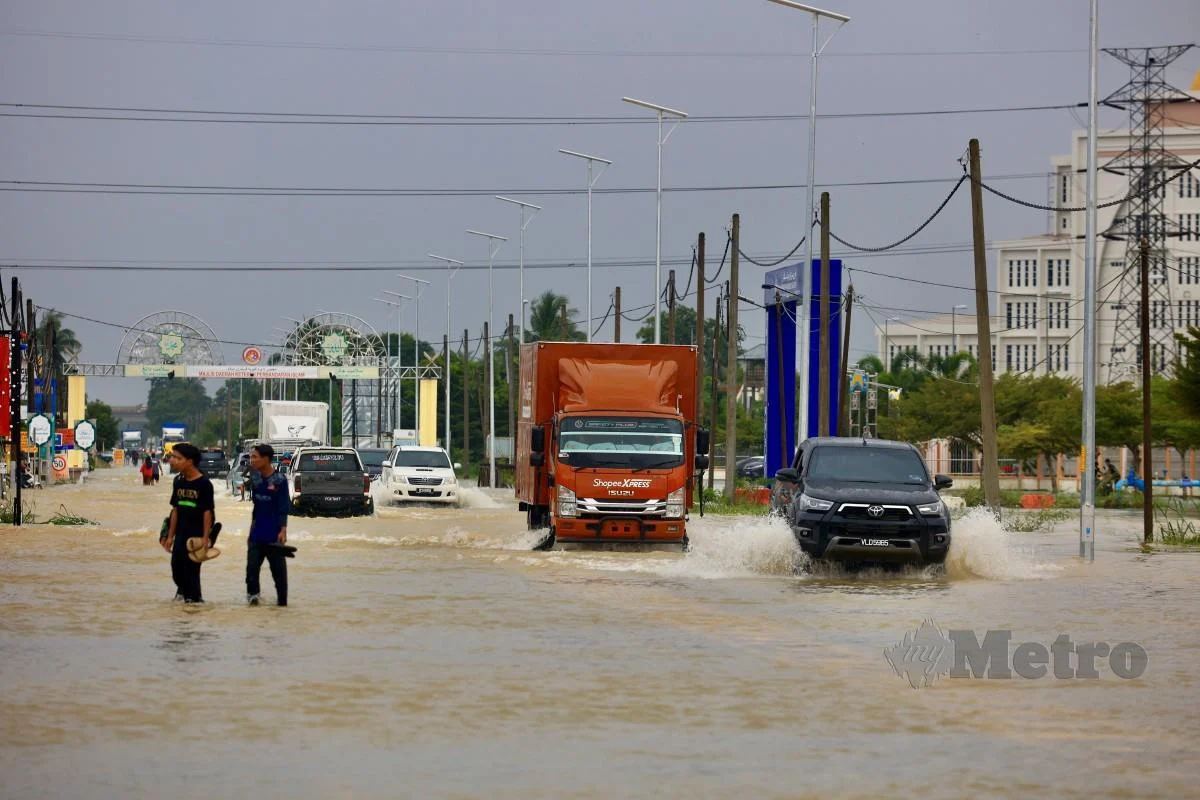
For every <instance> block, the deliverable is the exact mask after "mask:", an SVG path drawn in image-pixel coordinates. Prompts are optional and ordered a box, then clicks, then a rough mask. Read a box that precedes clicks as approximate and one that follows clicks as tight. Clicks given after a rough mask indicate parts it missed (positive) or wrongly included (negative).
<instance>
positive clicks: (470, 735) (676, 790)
mask: <svg viewBox="0 0 1200 800" xmlns="http://www.w3.org/2000/svg"><path fill="white" fill-rule="evenodd" d="M168 492H169V485H167V484H164V485H161V486H159V487H155V488H151V489H146V488H143V487H142V486H140V485H138V481H137V480H136V479H135V477H134V475H133V473H132V471H111V472H109V471H106V472H103V473H100V474H99V475H98V476H97V477H96V479H95V480H94V481H93V482H91V483H90V484H89V485H87V486H84V487H78V486H72V487H61V488H56V489H47V490H43V491H38V492H35V493H34V497H35V498H36V503H37V505H38V511H39V513H41V514H42V515H43V516H48V515H49V514H50V513H52V512H53V510H54V509H55V508H57V506H58V505H59V504H60V503H63V504H65V505H66V506H67V508H69V509H70V510H71V511H74V512H77V513H82V514H85V515H86V516H88V517H90V518H92V519H95V520H98V521H99V523H100V525H99V526H98V527H87V528H55V527H50V526H41V525H34V526H28V527H25V528H22V529H14V528H12V527H4V528H0V794H2V795H3V796H4V797H44V796H53V797H82V796H88V797H163V796H170V797H212V796H216V797H222V796H229V797H232V796H258V797H285V796H291V797H295V796H302V797H396V796H420V797H503V798H509V797H511V798H524V797H611V796H659V797H674V796H684V795H692V796H724V797H731V796H739V797H740V796H746V797H749V796H769V797H804V796H811V797H829V796H887V797H894V796H921V797H925V798H931V797H935V798H936V797H962V796H966V795H975V796H1017V795H1026V794H1029V795H1034V796H1037V795H1042V796H1049V795H1053V796H1057V797H1095V796H1115V797H1169V796H1173V797H1183V796H1193V797H1194V796H1196V785H1197V782H1198V781H1200V757H1198V756H1197V750H1198V748H1197V741H1198V740H1200V700H1198V698H1200V683H1198V681H1197V678H1196V673H1197V667H1198V665H1200V635H1198V634H1200V622H1198V621H1197V612H1200V601H1198V600H1197V585H1198V584H1197V577H1198V576H1200V554H1196V553H1152V554H1143V553H1141V552H1140V551H1139V550H1138V548H1137V546H1136V541H1137V531H1138V529H1139V525H1140V518H1139V517H1136V516H1108V517H1105V518H1103V521H1102V524H1101V525H1100V529H1099V537H1098V547H1097V554H1096V561H1095V563H1094V564H1090V565H1088V564H1083V563H1080V562H1079V561H1078V559H1077V558H1076V555H1077V552H1078V545H1077V533H1076V528H1075V527H1074V524H1073V523H1062V524H1060V525H1059V526H1058V527H1057V528H1056V530H1054V531H1053V532H1050V533H1042V534H1006V533H1004V532H1003V530H1002V529H1001V528H1000V527H999V526H998V525H997V524H996V523H995V522H994V521H992V520H991V519H989V518H986V517H984V516H982V515H973V516H970V517H968V518H966V519H963V520H959V521H957V522H956V523H955V530H954V535H955V543H954V552H953V554H952V563H951V564H950V565H949V566H948V567H947V568H946V569H945V570H938V571H934V570H928V571H910V572H905V573H901V574H882V573H877V572H867V573H862V574H845V573H841V572H837V571H829V570H817V571H815V572H813V571H808V570H805V569H804V564H803V563H802V559H801V558H800V557H799V556H798V555H797V553H796V552H795V550H794V548H793V546H792V542H791V537H790V534H789V533H788V531H787V530H786V529H785V528H784V527H783V526H781V525H779V524H778V523H773V522H770V521H766V520H762V519H747V518H728V517H726V518H721V517H711V516H710V517H708V518H706V519H704V520H699V519H694V520H693V523H692V530H693V533H692V541H693V544H694V550H693V552H690V553H687V554H682V555H681V554H671V553H649V554H635V553H607V552H606V553H588V552H566V553H541V552H530V551H529V549H528V548H529V546H530V544H531V542H532V538H533V537H531V536H530V535H529V534H528V533H527V532H526V531H524V529H523V517H522V515H520V514H519V513H518V512H517V511H516V510H515V506H514V503H513V502H512V500H511V499H510V498H509V497H506V496H505V493H504V492H498V493H495V494H494V495H489V494H488V493H485V492H482V491H478V490H476V491H473V492H470V493H469V495H468V500H469V507H467V508H462V509H436V508H430V509H424V508H423V509H398V508H386V509H381V511H380V513H379V514H378V515H377V516H376V517H374V518H372V519H354V520H337V519H295V520H293V521H292V524H291V526H290V541H291V542H292V543H294V544H296V545H297V546H298V547H299V553H298V554H297V557H296V558H295V559H294V560H291V561H289V562H288V563H289V569H290V578H291V602H292V605H291V606H290V607H288V608H285V609H279V608H275V607H270V606H267V607H259V608H250V607H247V606H246V605H245V601H244V593H245V589H244V583H243V579H244V567H245V565H244V559H245V542H244V534H245V530H246V527H247V520H248V506H247V505H246V504H243V503H238V502H237V501H236V500H234V499H233V498H230V497H228V496H226V495H225V493H224V490H223V489H221V488H218V518H219V519H220V520H222V522H223V523H224V525H225V532H224V533H223V534H222V538H221V542H220V545H221V547H222V549H223V551H224V552H223V555H222V556H221V557H220V558H218V559H217V560H215V561H213V562H211V563H209V564H207V565H205V567H204V571H203V585H204V594H205V597H206V599H207V600H208V603H206V604H205V605H204V606H202V607H185V606H183V605H181V604H178V603H174V602H172V601H171V597H172V595H173V594H174V587H173V585H172V584H171V580H170V573H169V568H168V560H167V556H166V555H165V554H164V553H163V552H162V550H161V549H160V548H159V547H158V543H157V539H158V533H157V531H158V523H159V521H160V520H161V519H162V517H163V515H164V513H165V510H166V508H167V498H168ZM263 580H264V595H265V596H267V597H270V598H273V588H271V585H270V579H269V575H268V571H267V570H266V568H265V566H264V569H263ZM927 619H931V620H934V621H935V622H936V623H937V625H938V626H939V627H940V628H941V629H942V630H948V629H971V630H974V631H976V632H977V634H978V636H979V638H980V639H982V638H983V636H984V634H985V632H986V631H987V630H988V629H1007V630H1011V631H1012V642H1013V647H1014V648H1015V647H1016V644H1017V643H1019V642H1041V643H1044V644H1045V645H1047V646H1048V645H1049V644H1050V643H1051V642H1053V641H1054V639H1055V637H1056V636H1058V635H1059V634H1061V633H1067V634H1069V635H1070V636H1071V638H1072V639H1073V640H1074V641H1076V642H1098V641H1103V642H1107V643H1110V644H1116V643H1118V642H1124V641H1129V642H1136V643H1138V644H1140V645H1141V646H1142V647H1143V648H1144V649H1145V651H1146V653H1147V654H1148V659H1149V663H1148V666H1147V668H1146V670H1145V672H1144V673H1143V674H1142V675H1141V676H1140V677H1138V678H1136V679H1129V680H1127V679H1122V678H1120V677H1118V676H1117V675H1115V674H1114V673H1113V672H1112V670H1111V669H1110V668H1109V665H1108V663H1107V660H1106V659H1100V660H1098V661H1097V669H1098V671H1099V678H1098V679H1094V680H1085V679H1080V678H1075V679H1066V680H1061V679H1056V678H1055V677H1053V675H1050V676H1047V677H1043V678H1040V679H1024V678H1019V677H1015V676H1014V677H1013V678H1012V679H1010V680H1004V679H986V678H971V677H967V678H950V677H943V678H941V679H938V680H935V681H934V682H933V683H932V684H931V685H929V686H927V687H925V688H920V689H913V688H911V687H910V685H909V684H908V682H907V681H906V680H904V679H902V678H901V677H899V676H897V674H896V673H895V672H894V671H893V670H892V668H891V666H890V665H889V664H888V662H887V661H886V660H885V658H884V655H883V654H884V650H885V649H887V648H890V647H893V646H895V645H896V644H897V643H899V642H900V641H901V640H902V639H903V637H904V635H905V634H906V633H909V632H912V631H914V630H915V629H916V628H917V627H918V626H919V625H920V624H921V623H922V622H923V621H924V620H927Z"/></svg>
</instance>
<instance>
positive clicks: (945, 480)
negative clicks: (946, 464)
mask: <svg viewBox="0 0 1200 800" xmlns="http://www.w3.org/2000/svg"><path fill="white" fill-rule="evenodd" d="M953 485H954V481H952V480H951V479H950V476H949V475H934V476H933V488H935V489H937V490H938V491H939V492H940V491H941V490H942V489H949V488H950V487H951V486H953Z"/></svg>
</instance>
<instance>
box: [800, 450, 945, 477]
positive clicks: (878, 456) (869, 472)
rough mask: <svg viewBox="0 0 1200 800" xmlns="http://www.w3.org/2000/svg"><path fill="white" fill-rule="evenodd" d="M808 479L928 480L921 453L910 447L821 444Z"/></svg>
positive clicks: (816, 451)
mask: <svg viewBox="0 0 1200 800" xmlns="http://www.w3.org/2000/svg"><path fill="white" fill-rule="evenodd" d="M808 479H809V480H810V481H850V482H853V483H909V484H924V483H928V482H929V476H928V474H927V473H926V472H925V465H924V464H923V463H922V462H921V458H920V456H918V455H917V454H916V453H914V452H913V451H911V450H904V449H900V448H892V447H888V448H883V447H818V448H817V449H816V450H814V451H813V454H812V463H811V464H810V465H809V467H808Z"/></svg>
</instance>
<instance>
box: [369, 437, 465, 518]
mask: <svg viewBox="0 0 1200 800" xmlns="http://www.w3.org/2000/svg"><path fill="white" fill-rule="evenodd" d="M456 469H462V464H451V463H450V456H448V455H447V454H446V451H445V450H443V449H442V448H440V447H416V446H410V445H397V446H395V447H393V448H392V450H391V452H390V453H388V457H387V460H386V461H384V462H383V474H382V476H380V479H379V482H380V484H381V486H382V492H383V496H384V497H385V498H387V499H389V500H391V501H392V502H396V503H446V504H451V505H453V504H457V503H458V498H459V488H458V476H457V475H455V474H454V470H456Z"/></svg>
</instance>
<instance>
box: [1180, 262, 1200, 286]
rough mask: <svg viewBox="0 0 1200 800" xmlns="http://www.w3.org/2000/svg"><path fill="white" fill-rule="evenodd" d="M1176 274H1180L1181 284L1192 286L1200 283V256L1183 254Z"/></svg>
mask: <svg viewBox="0 0 1200 800" xmlns="http://www.w3.org/2000/svg"><path fill="white" fill-rule="evenodd" d="M1175 274H1176V275H1178V276H1179V283H1180V284H1183V285H1187V286H1192V285H1195V284H1198V283H1200V256H1181V257H1180V259H1179V269H1178V271H1177V272H1176V273H1175Z"/></svg>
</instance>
